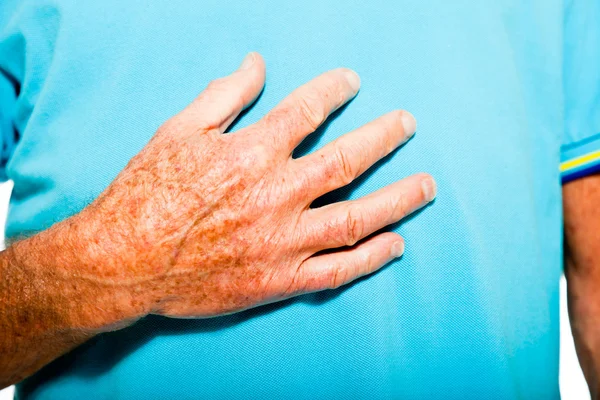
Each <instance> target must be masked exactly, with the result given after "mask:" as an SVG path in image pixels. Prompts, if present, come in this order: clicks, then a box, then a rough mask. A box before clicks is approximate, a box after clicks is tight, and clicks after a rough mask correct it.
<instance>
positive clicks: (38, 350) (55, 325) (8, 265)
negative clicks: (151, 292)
mask: <svg viewBox="0 0 600 400" xmlns="http://www.w3.org/2000/svg"><path fill="white" fill-rule="evenodd" d="M73 221H74V219H71V220H66V221H64V222H62V223H60V224H57V225H55V226H54V227H52V228H51V229H49V230H47V231H44V232H42V233H40V234H38V235H36V236H33V237H31V238H28V239H25V240H22V241H19V242H17V243H15V244H13V245H12V246H10V247H9V248H8V249H6V250H5V251H3V252H2V253H0V387H5V386H8V385H10V384H13V383H16V382H18V381H20V380H22V379H24V378H26V377H27V376H29V375H31V374H33V373H34V372H36V371H37V370H39V369H40V368H41V367H43V366H44V365H46V364H47V363H49V362H50V361H52V360H54V359H55V358H57V357H59V356H61V355H62V354H65V353H66V352H68V351H69V350H71V349H73V348H74V347H76V346H78V345H80V344H81V343H83V342H85V341H86V340H88V339H89V338H91V337H93V336H94V335H96V334H98V333H100V332H104V331H107V330H111V329H116V328H117V327H119V326H120V325H121V326H122V325H123V324H126V323H127V322H129V321H131V319H132V318H135V316H136V315H137V314H136V313H135V312H133V311H132V307H131V303H132V300H131V298H130V294H128V293H127V291H125V290H123V287H122V286H121V285H117V284H115V283H114V281H113V280H102V279H97V278H96V277H95V276H94V275H92V274H91V273H90V268H89V267H90V265H91V264H92V263H94V262H99V261H94V260H92V259H91V255H90V254H89V251H88V246H87V245H86V239H87V238H86V234H85V233H84V232H82V230H81V229H79V227H77V226H75V225H76V224H75V223H74V222H73ZM97 267H98V268H100V267H101V265H97Z"/></svg>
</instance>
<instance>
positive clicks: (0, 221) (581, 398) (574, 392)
mask: <svg viewBox="0 0 600 400" xmlns="http://www.w3.org/2000/svg"><path fill="white" fill-rule="evenodd" d="M11 188H12V184H11V183H10V182H8V183H5V184H0V227H2V226H4V222H5V219H6V209H7V206H8V199H9V196H10V190H11ZM3 233H4V230H3V229H0V240H1V242H2V243H3V242H4V240H3V239H4V238H3ZM560 290H561V305H560V319H561V320H560V334H561V340H560V345H561V348H560V391H561V394H562V397H563V399H564V400H589V398H590V396H589V393H588V391H587V386H586V384H585V379H584V378H583V374H582V373H581V369H580V368H579V363H578V362H577V356H576V355H575V348H574V346H573V337H572V336H571V328H570V327H569V318H568V315H567V306H566V296H565V282H564V278H563V279H562V280H561V283H560ZM13 392H14V390H13V388H12V387H10V388H8V389H5V390H1V391H0V400H9V399H12V395H13ZM482 400H483V399H482Z"/></svg>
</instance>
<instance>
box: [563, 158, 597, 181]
mask: <svg viewBox="0 0 600 400" xmlns="http://www.w3.org/2000/svg"><path fill="white" fill-rule="evenodd" d="M598 172H600V163H598V164H594V165H590V166H589V167H587V168H583V169H580V170H577V171H573V172H568V171H567V172H566V173H564V174H563V175H562V176H561V181H562V184H563V185H564V184H565V183H568V182H571V181H574V180H575V179H579V178H583V177H584V176H588V175H592V174H595V173H598Z"/></svg>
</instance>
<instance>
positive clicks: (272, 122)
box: [259, 68, 360, 155]
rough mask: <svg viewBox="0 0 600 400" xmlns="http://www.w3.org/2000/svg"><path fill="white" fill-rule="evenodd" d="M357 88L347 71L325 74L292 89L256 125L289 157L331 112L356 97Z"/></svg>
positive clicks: (355, 76) (357, 81) (353, 76)
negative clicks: (259, 125) (270, 136)
mask: <svg viewBox="0 0 600 400" xmlns="http://www.w3.org/2000/svg"><path fill="white" fill-rule="evenodd" d="M359 88H360V78H359V77H358V74H357V73H356V72H354V71H352V70H350V69H348V68H338V69H334V70H331V71H328V72H325V73H324V74H322V75H319V76H318V77H316V78H315V79H313V80H311V81H310V82H308V83H306V84H304V85H302V86H300V87H299V88H298V89H296V90H294V91H293V92H292V93H291V94H290V95H289V96H288V97H286V98H285V99H284V100H283V101H282V102H281V103H279V104H278V105H277V106H276V107H275V108H274V109H273V110H271V111H270V112H269V113H268V114H267V115H265V116H264V117H263V119H262V120H261V121H260V122H259V124H262V126H263V127H264V128H266V131H267V132H269V134H271V135H272V136H273V140H274V141H275V143H276V144H277V145H280V146H282V147H284V149H285V151H288V153H289V154H290V155H291V154H292V151H293V150H294V149H295V148H296V146H298V144H300V142H301V141H302V140H303V139H304V138H305V137H306V136H307V135H309V134H310V133H312V132H314V131H315V130H316V129H317V128H318V127H319V126H320V125H321V124H322V123H323V122H325V120H326V119H327V117H329V115H330V114H331V113H333V112H334V111H335V110H337V109H338V108H340V107H341V106H343V105H344V104H345V103H347V102H348V101H349V100H350V99H352V98H353V97H354V96H356V93H358V89H359ZM284 149H281V150H282V151H283V150H284Z"/></svg>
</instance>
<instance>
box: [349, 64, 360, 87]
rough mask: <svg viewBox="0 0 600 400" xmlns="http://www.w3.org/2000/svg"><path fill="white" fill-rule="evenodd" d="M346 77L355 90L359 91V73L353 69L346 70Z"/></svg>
mask: <svg viewBox="0 0 600 400" xmlns="http://www.w3.org/2000/svg"><path fill="white" fill-rule="evenodd" d="M346 79H348V83H349V84H350V86H351V87H352V89H353V90H354V91H355V92H358V89H359V88H360V77H359V76H358V74H357V73H356V72H354V71H352V70H351V69H347V70H346Z"/></svg>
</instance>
